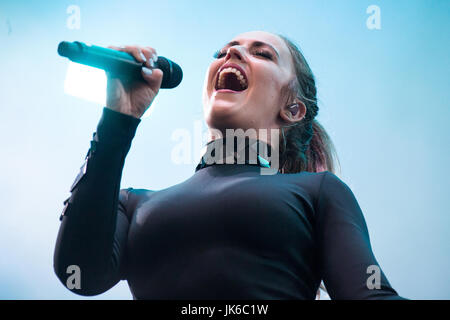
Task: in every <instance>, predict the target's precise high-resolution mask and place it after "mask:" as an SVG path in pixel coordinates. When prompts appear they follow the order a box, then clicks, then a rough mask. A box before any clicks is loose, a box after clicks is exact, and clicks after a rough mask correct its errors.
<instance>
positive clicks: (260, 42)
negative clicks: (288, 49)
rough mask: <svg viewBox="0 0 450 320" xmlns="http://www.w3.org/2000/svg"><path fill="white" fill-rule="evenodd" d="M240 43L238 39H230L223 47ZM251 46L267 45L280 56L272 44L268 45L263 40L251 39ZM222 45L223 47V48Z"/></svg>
mask: <svg viewBox="0 0 450 320" xmlns="http://www.w3.org/2000/svg"><path fill="white" fill-rule="evenodd" d="M240 44H241V43H240V42H239V41H231V42H228V43H227V44H226V45H225V47H231V46H235V45H240ZM251 46H252V47H263V46H267V47H269V48H271V49H272V50H273V51H274V52H275V53H276V54H277V57H278V58H279V57H280V54H279V53H278V51H277V50H276V49H275V48H274V47H273V46H272V45H270V44H268V43H265V42H262V41H253V42H252V43H251ZM225 47H224V48H225Z"/></svg>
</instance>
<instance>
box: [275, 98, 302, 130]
mask: <svg viewBox="0 0 450 320" xmlns="http://www.w3.org/2000/svg"><path fill="white" fill-rule="evenodd" d="M305 114H306V106H305V104H304V103H303V102H302V101H300V100H298V99H296V100H295V102H294V103H291V104H288V105H287V106H284V107H283V108H282V109H281V110H280V117H281V119H283V120H284V122H286V123H287V124H294V123H296V122H299V121H301V120H302V119H303V118H304V117H305Z"/></svg>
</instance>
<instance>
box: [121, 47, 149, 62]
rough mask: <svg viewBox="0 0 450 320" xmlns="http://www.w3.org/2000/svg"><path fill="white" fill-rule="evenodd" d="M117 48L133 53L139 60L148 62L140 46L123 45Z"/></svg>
mask: <svg viewBox="0 0 450 320" xmlns="http://www.w3.org/2000/svg"><path fill="white" fill-rule="evenodd" d="M117 50H119V51H123V52H127V53H129V54H131V55H132V56H133V57H134V59H136V61H138V62H141V63H143V62H147V58H146V57H145V55H144V54H143V53H142V51H141V47H139V46H121V47H119V48H118V49H117Z"/></svg>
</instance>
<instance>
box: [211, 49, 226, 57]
mask: <svg viewBox="0 0 450 320" xmlns="http://www.w3.org/2000/svg"><path fill="white" fill-rule="evenodd" d="M224 55H225V53H223V52H222V51H220V50H217V51H216V52H214V54H213V57H214V58H215V59H219V58H222V57H223V56H224Z"/></svg>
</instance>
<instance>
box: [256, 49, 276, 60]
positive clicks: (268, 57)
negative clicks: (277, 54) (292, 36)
mask: <svg viewBox="0 0 450 320" xmlns="http://www.w3.org/2000/svg"><path fill="white" fill-rule="evenodd" d="M255 54H256V55H258V56H261V57H264V58H267V59H269V60H272V59H273V57H272V54H271V53H270V52H268V51H256V52H255Z"/></svg>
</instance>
